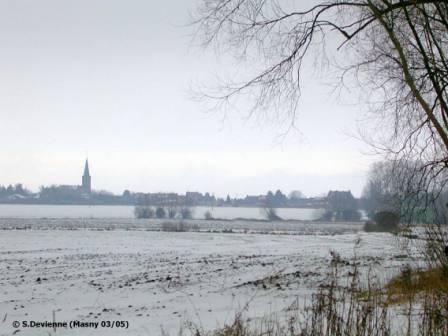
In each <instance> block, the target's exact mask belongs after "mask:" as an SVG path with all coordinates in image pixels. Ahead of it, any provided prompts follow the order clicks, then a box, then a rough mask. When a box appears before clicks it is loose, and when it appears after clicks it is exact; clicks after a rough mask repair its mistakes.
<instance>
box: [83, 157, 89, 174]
mask: <svg viewBox="0 0 448 336" xmlns="http://www.w3.org/2000/svg"><path fill="white" fill-rule="evenodd" d="M84 176H90V172H89V159H86V164H85V165H84Z"/></svg>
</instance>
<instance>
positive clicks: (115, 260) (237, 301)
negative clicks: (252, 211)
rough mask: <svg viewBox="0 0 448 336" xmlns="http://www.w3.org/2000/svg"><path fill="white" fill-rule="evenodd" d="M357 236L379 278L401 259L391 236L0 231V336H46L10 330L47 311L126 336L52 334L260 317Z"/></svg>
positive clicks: (315, 279)
mask: <svg viewBox="0 0 448 336" xmlns="http://www.w3.org/2000/svg"><path fill="white" fill-rule="evenodd" d="M334 225H336V224H334ZM358 238H361V243H360V245H359V247H358V248H357V250H356V254H357V256H358V258H359V261H360V262H361V265H364V266H366V267H367V266H369V265H373V266H375V267H377V268H379V269H380V270H381V273H380V274H382V275H384V276H385V277H386V276H387V275H390V274H392V273H393V272H395V271H396V270H397V268H398V266H399V265H400V264H402V263H403V262H404V261H405V260H404V259H403V256H401V255H402V254H403V253H402V251H400V250H399V248H398V247H397V242H396V240H395V238H394V237H393V236H392V235H389V234H380V233H371V234H366V233H349V234H340V235H322V234H321V235H312V234H307V235H268V234H264V235H262V234H225V233H205V232H195V233H194V232H191V233H188V232H187V233H171V232H154V231H143V230H129V231H127V230H111V231H94V230H84V229H82V230H56V229H51V230H35V229H33V230H0V270H1V274H0V314H1V316H0V335H11V334H12V333H13V332H14V331H16V330H20V331H19V332H18V333H17V334H18V335H48V334H49V333H50V334H51V335H53V330H52V329H51V328H39V329H36V328H32V329H30V328H29V329H26V328H19V329H16V328H14V327H13V326H12V322H13V321H20V322H22V321H40V322H42V321H52V320H53V312H54V314H55V320H56V321H58V322H64V321H67V322H68V321H72V320H79V321H84V322H100V321H128V322H129V329H128V330H126V331H123V330H122V329H121V330H120V329H108V328H98V329H96V330H95V329H92V328H83V329H73V330H70V329H57V333H56V335H111V334H115V335H124V334H126V335H160V331H161V326H163V327H164V329H165V330H168V331H170V332H172V333H174V332H175V331H177V330H178V329H179V327H180V326H181V325H182V324H183V323H184V322H185V321H192V322H194V323H196V324H197V325H199V326H202V327H203V328H205V329H210V328H216V327H218V326H222V324H223V323H225V322H226V321H227V322H230V321H232V319H233V317H234V316H235V313H236V312H238V311H240V310H242V309H243V308H244V307H246V305H247V307H248V309H247V311H246V316H247V315H248V316H262V315H264V314H267V313H271V312H276V311H280V310H282V309H285V308H286V307H288V306H289V305H291V304H292V303H293V301H294V300H295V299H296V297H299V298H301V299H303V298H304V297H308V300H309V294H310V293H311V291H312V290H315V289H316V287H317V285H318V284H319V283H320V282H321V281H322V280H323V278H324V277H325V274H326V272H327V270H328V264H329V259H330V255H329V252H330V250H335V251H337V252H338V253H339V254H340V255H341V256H342V257H343V258H350V257H352V256H353V254H354V241H355V240H357V239H358ZM346 271H348V269H347V270H346ZM269 277H270V278H269ZM39 278H40V279H39ZM265 278H268V280H267V281H264V282H263V281H261V282H260V281H259V282H257V280H260V279H265Z"/></svg>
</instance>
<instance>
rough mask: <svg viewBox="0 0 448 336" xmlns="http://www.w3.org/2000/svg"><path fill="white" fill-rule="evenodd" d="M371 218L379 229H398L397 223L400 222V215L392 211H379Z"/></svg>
mask: <svg viewBox="0 0 448 336" xmlns="http://www.w3.org/2000/svg"><path fill="white" fill-rule="evenodd" d="M373 219H374V221H375V223H376V224H377V225H378V228H379V229H380V230H381V231H396V230H398V223H399V222H400V216H399V215H397V214H396V213H394V212H390V211H381V212H378V213H376V214H375V216H374V217H373Z"/></svg>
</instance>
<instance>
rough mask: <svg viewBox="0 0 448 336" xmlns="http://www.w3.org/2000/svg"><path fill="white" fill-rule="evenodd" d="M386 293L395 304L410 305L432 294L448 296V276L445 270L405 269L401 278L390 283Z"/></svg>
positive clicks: (396, 278)
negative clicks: (409, 303) (410, 302)
mask: <svg viewBox="0 0 448 336" xmlns="http://www.w3.org/2000/svg"><path fill="white" fill-rule="evenodd" d="M385 292H386V294H387V297H388V300H389V302H390V303H393V304H400V303H408V302H409V301H413V300H416V299H418V298H419V297H424V296H427V295H432V294H436V295H440V296H448V275H447V274H446V272H445V271H444V270H443V268H429V269H427V270H412V269H411V268H410V267H405V268H404V269H403V270H402V272H401V274H400V275H399V276H397V277H395V278H393V279H392V280H391V281H389V283H388V284H387V285H386V286H385Z"/></svg>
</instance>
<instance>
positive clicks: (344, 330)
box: [188, 261, 448, 336]
mask: <svg viewBox="0 0 448 336" xmlns="http://www.w3.org/2000/svg"><path fill="white" fill-rule="evenodd" d="M340 280H341V277H340V274H339V270H338V265H337V262H334V261H333V263H332V266H331V271H330V273H329V275H328V278H327V281H326V282H325V283H324V284H323V285H321V286H320V287H319V289H318V291H317V292H316V293H315V294H314V295H313V297H312V301H311V304H309V305H308V306H306V307H305V309H299V310H297V311H296V312H295V315H291V313H290V312H288V311H284V312H282V313H281V315H275V316H274V317H272V316H270V317H268V316H267V317H265V318H262V319H258V320H250V319H245V318H244V316H243V314H242V313H241V314H238V315H237V316H236V317H235V319H234V321H233V322H232V323H231V324H229V325H225V326H223V327H222V328H221V329H219V330H215V331H204V330H201V329H198V328H194V327H192V325H190V328H188V330H189V332H190V333H189V334H190V335H192V336H351V335H360V336H361V335H362V336H373V335H375V336H391V335H397V336H405V335H406V336H414V335H415V336H439V335H440V336H446V335H448V278H447V276H446V274H445V273H444V272H443V271H442V270H441V269H429V270H426V271H416V272H413V271H412V270H411V269H410V268H405V269H404V270H403V272H402V273H401V274H400V275H399V276H398V277H396V278H393V279H392V280H391V281H390V282H389V283H388V284H386V285H381V284H380V283H378V282H372V281H368V283H367V284H365V283H364V284H361V281H360V275H359V272H358V269H357V268H356V266H353V269H352V271H351V276H350V278H349V279H348V282H346V283H345V286H344V285H341V281H340Z"/></svg>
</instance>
